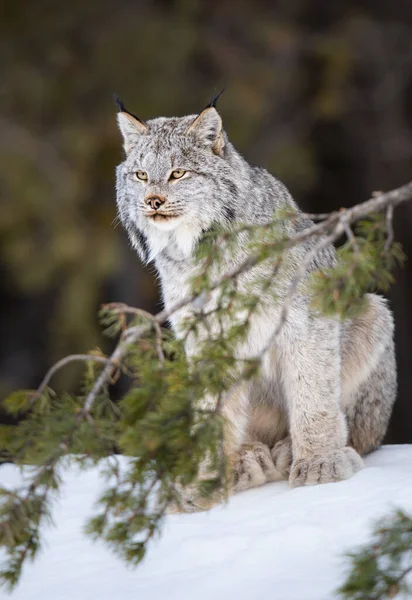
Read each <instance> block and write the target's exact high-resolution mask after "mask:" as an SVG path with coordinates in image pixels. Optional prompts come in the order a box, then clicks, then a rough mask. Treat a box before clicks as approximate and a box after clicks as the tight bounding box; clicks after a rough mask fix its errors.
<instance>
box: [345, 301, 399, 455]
mask: <svg viewBox="0 0 412 600" xmlns="http://www.w3.org/2000/svg"><path fill="white" fill-rule="evenodd" d="M368 301H369V307H368V309H367V310H366V311H365V312H364V313H363V314H361V315H360V316H359V317H357V318H356V319H354V320H353V321H352V322H351V323H350V324H349V326H348V327H347V328H346V331H345V338H346V340H347V341H346V345H344V346H343V347H342V359H343V382H342V383H343V400H342V404H343V406H342V408H343V410H344V413H345V416H346V420H347V424H348V430H349V441H348V443H349V445H350V446H352V447H353V448H354V449H355V450H356V451H357V452H358V453H359V454H361V455H365V454H368V453H369V452H372V451H373V450H375V449H376V448H378V447H379V445H380V444H381V443H382V440H383V437H384V435H385V433H386V429H387V427H388V423H389V419H390V415H391V411H392V406H393V403H394V401H395V398H396V362H395V350H394V341H393V319H392V315H391V312H390V311H389V309H388V308H387V306H386V302H385V300H384V299H383V298H380V297H379V296H375V295H372V294H370V295H368Z"/></svg>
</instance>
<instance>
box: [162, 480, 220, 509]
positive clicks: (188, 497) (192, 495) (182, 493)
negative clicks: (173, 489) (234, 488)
mask: <svg viewBox="0 0 412 600" xmlns="http://www.w3.org/2000/svg"><path fill="white" fill-rule="evenodd" d="M177 496H178V498H177V499H176V501H175V502H172V503H171V504H169V506H168V508H167V514H169V515H176V514H179V513H193V512H203V511H206V510H210V509H211V508H212V507H213V506H215V505H216V504H220V503H221V502H224V500H225V499H226V498H227V494H226V493H225V492H224V491H216V492H214V493H213V494H211V495H210V496H207V497H205V496H202V495H201V494H200V493H199V490H198V488H197V487H196V486H194V485H193V486H187V487H184V488H180V489H179V490H178V493H177Z"/></svg>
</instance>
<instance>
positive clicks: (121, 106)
mask: <svg viewBox="0 0 412 600" xmlns="http://www.w3.org/2000/svg"><path fill="white" fill-rule="evenodd" d="M113 98H114V101H115V103H116V106H117V110H118V111H119V112H128V111H127V110H126V107H125V105H124V104H123V100H122V99H121V98H120V97H119V96H118V95H117V94H113Z"/></svg>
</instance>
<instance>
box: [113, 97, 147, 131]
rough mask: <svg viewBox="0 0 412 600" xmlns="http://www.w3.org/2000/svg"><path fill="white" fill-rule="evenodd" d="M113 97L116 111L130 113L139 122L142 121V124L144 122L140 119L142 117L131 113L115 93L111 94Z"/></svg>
mask: <svg viewBox="0 0 412 600" xmlns="http://www.w3.org/2000/svg"><path fill="white" fill-rule="evenodd" d="M113 98H114V101H115V103H116V106H117V110H118V112H124V113H126V114H127V115H130V116H131V117H133V118H134V119H136V121H139V122H140V123H143V125H145V122H144V121H142V119H139V117H136V115H134V114H133V113H131V112H130V110H127V108H126V107H125V105H124V103H123V100H122V99H121V98H120V97H119V96H118V95H117V94H113Z"/></svg>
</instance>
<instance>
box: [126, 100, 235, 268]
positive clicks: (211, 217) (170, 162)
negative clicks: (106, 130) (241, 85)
mask: <svg viewBox="0 0 412 600" xmlns="http://www.w3.org/2000/svg"><path fill="white" fill-rule="evenodd" d="M216 100H217V97H216V98H214V99H213V100H212V101H211V103H210V104H209V105H208V106H207V107H206V108H205V109H204V110H203V111H202V112H201V113H200V114H199V115H191V116H186V117H181V118H176V117H173V118H165V117H160V118H157V119H152V120H150V121H147V122H144V121H142V120H141V119H139V118H137V117H136V116H134V115H132V114H131V113H130V112H128V111H127V110H126V109H125V107H124V105H123V103H122V102H121V101H120V100H118V108H119V112H118V115H117V119H118V124H119V128H120V131H121V134H122V136H123V144H124V150H125V154H126V157H125V160H124V162H122V163H121V164H120V165H119V166H118V168H117V204H118V209H119V216H120V219H121V221H122V223H123V225H124V226H125V227H126V229H127V231H128V233H129V236H130V239H131V241H132V244H133V246H134V247H135V248H136V250H137V251H138V253H139V255H140V257H141V258H142V260H144V261H147V260H152V259H153V258H155V256H156V255H157V254H158V253H159V252H160V251H162V250H163V249H164V248H166V247H167V246H168V244H172V243H174V244H176V245H177V247H178V248H180V250H181V251H182V253H183V255H185V256H187V255H189V254H190V253H191V251H192V249H193V247H194V245H195V243H196V241H197V240H198V239H199V238H200V237H201V235H202V232H204V231H205V230H207V229H209V228H210V227H211V226H212V225H213V224H214V223H220V224H224V223H228V222H230V221H231V220H232V219H233V216H234V213H233V208H232V207H233V203H234V202H235V199H236V194H237V187H236V179H237V177H238V174H237V173H236V169H235V168H234V166H233V164H232V161H231V160H230V156H229V155H230V144H229V143H228V141H227V138H226V135H225V133H224V131H223V129H222V119H221V118H220V115H219V113H218V112H217V110H216V107H215V102H216Z"/></svg>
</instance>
